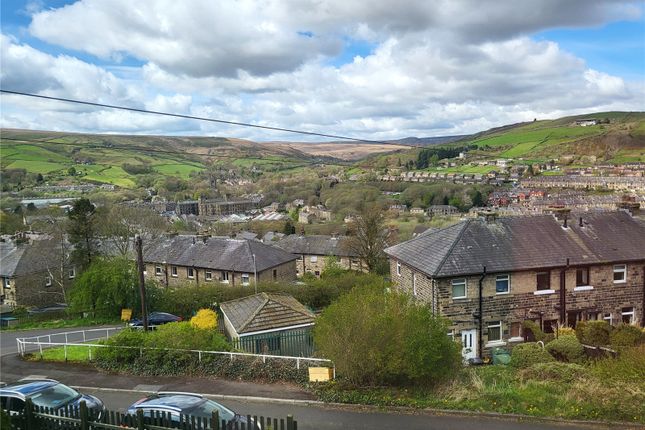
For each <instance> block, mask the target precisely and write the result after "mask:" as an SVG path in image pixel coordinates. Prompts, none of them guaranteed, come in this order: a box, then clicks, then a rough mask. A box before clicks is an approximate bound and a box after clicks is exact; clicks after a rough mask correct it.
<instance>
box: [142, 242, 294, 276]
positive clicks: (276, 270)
mask: <svg viewBox="0 0 645 430" xmlns="http://www.w3.org/2000/svg"><path fill="white" fill-rule="evenodd" d="M143 261H144V264H145V267H146V270H145V276H146V279H149V280H156V281H158V282H159V283H160V284H162V285H165V286H169V287H177V286H182V285H188V284H193V285H209V284H213V283H223V284H229V285H232V286H240V285H242V286H246V285H251V284H253V282H254V280H255V278H256V276H257V280H258V282H277V281H293V280H295V279H296V263H295V261H296V256H295V255H293V254H290V253H288V252H286V251H283V250H282V249H280V248H278V247H275V246H271V245H267V244H265V243H262V242H260V241H257V240H238V239H228V238H222V237H209V236H190V235H178V236H171V237H168V236H165V237H161V238H159V239H157V240H156V241H153V242H151V243H149V244H147V245H146V247H145V249H144V253H143Z"/></svg>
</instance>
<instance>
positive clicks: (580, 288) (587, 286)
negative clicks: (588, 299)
mask: <svg viewBox="0 0 645 430" xmlns="http://www.w3.org/2000/svg"><path fill="white" fill-rule="evenodd" d="M589 290H593V287H592V286H591V285H580V286H579V287H575V288H574V289H573V291H589Z"/></svg>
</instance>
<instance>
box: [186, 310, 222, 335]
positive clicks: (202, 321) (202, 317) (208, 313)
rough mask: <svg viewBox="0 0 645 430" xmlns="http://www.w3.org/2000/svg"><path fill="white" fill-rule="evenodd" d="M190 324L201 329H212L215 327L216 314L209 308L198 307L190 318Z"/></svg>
mask: <svg viewBox="0 0 645 430" xmlns="http://www.w3.org/2000/svg"><path fill="white" fill-rule="evenodd" d="M190 325H191V326H193V327H195V328H200V329H203V330H214V329H215V328H217V314H216V313H215V311H213V310H211V309H200V310H198V311H197V315H195V316H194V317H192V318H191V319H190Z"/></svg>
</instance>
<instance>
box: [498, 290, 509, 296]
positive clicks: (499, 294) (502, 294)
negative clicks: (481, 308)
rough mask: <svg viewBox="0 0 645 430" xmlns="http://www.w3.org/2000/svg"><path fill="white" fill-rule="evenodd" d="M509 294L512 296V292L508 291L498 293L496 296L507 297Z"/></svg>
mask: <svg viewBox="0 0 645 430" xmlns="http://www.w3.org/2000/svg"><path fill="white" fill-rule="evenodd" d="M507 294H511V292H510V291H506V292H504V293H498V292H495V295H496V296H505V295H507Z"/></svg>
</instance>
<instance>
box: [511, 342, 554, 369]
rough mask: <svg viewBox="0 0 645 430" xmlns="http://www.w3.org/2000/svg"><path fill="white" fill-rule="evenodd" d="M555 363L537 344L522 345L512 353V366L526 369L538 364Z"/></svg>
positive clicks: (517, 346)
mask: <svg viewBox="0 0 645 430" xmlns="http://www.w3.org/2000/svg"><path fill="white" fill-rule="evenodd" d="M551 361H555V360H554V358H553V357H552V356H551V354H549V353H548V352H546V350H545V349H543V348H542V346H541V345H539V344H538V343H537V342H527V343H520V344H519V345H516V346H514V347H513V351H512V352H511V366H513V367H516V368H526V367H529V366H531V365H533V364H536V363H548V362H551Z"/></svg>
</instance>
